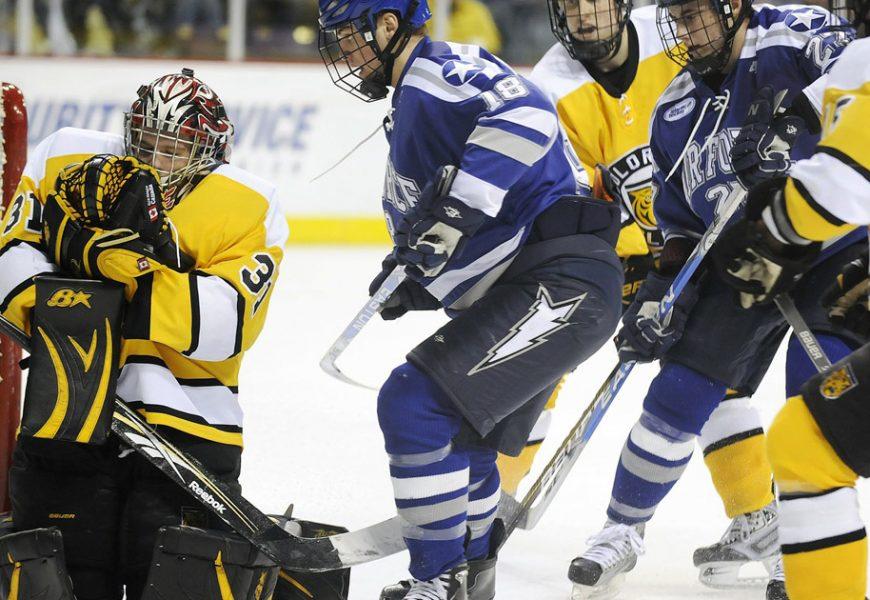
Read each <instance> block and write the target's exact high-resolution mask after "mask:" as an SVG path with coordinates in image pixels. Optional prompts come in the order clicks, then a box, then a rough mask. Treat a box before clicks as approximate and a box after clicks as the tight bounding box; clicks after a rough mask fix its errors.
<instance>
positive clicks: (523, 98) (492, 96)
mask: <svg viewBox="0 0 870 600" xmlns="http://www.w3.org/2000/svg"><path fill="white" fill-rule="evenodd" d="M481 98H482V100H483V103H482V104H483V108H484V110H483V111H482V112H480V113H479V115H478V116H477V121H476V123H475V124H474V127H473V129H472V131H471V133H470V135H469V136H468V140H467V141H466V144H465V148H464V150H463V153H462V159H461V161H460V164H459V173H458V174H457V176H456V180H455V181H454V183H453V188H452V190H451V195H452V196H454V197H455V198H457V199H459V200H461V201H462V202H464V203H465V204H467V205H468V206H470V207H472V208H476V209H477V210H480V211H482V212H483V213H485V214H487V215H489V216H491V217H495V216H496V215H497V214H498V213H499V211H500V210H501V207H502V202H503V200H504V198H505V196H506V195H507V193H508V191H509V190H510V189H511V187H512V186H513V185H514V184H515V183H517V182H518V181H519V180H520V179H521V178H522V177H523V176H524V175H525V173H526V172H527V171H528V170H529V169H530V168H532V167H533V166H534V165H535V164H537V163H538V161H540V160H541V159H542V158H544V156H546V155H547V153H548V152H549V151H550V149H551V148H552V147H553V145H554V144H556V143H558V141H559V122H558V117H557V116H556V113H555V111H554V109H553V108H552V106H551V105H550V103H549V101H548V100H547V98H546V97H545V96H544V95H543V93H542V92H541V91H540V90H539V89H538V88H536V87H535V86H534V85H533V84H531V83H529V82H528V81H526V80H525V79H523V78H522V77H520V76H519V75H515V74H509V75H506V76H504V77H501V78H499V79H498V80H497V81H495V82H494V84H493V85H492V87H491V88H490V89H489V90H487V91H486V92H484V93H483V94H481Z"/></svg>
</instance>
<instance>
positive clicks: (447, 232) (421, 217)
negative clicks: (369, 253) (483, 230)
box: [393, 166, 486, 280]
mask: <svg viewBox="0 0 870 600" xmlns="http://www.w3.org/2000/svg"><path fill="white" fill-rule="evenodd" d="M457 171H458V170H457V169H456V167H453V166H446V167H441V168H439V169H438V171H437V172H436V173H435V178H434V179H433V180H432V181H431V182H429V183H428V184H427V185H426V187H425V188H424V189H423V193H422V194H421V195H420V199H419V201H418V202H417V205H416V206H415V207H413V208H411V209H410V210H408V212H407V213H405V214H404V215H403V218H402V219H401V220H400V221H399V222H398V223H397V224H396V231H395V234H394V237H393V241H394V242H395V244H396V252H395V254H396V259H397V260H398V262H399V264H402V265H406V266H407V267H408V268H407V271H408V276H409V277H410V278H412V279H415V280H419V279H422V278H423V277H435V276H436V275H438V273H440V272H441V270H442V269H443V268H444V265H445V264H447V261H448V260H450V258H451V257H453V256H458V255H459V254H461V253H462V246H463V244H464V242H465V240H466V238H468V237H470V236H472V235H474V234H475V232H477V230H478V229H479V228H480V226H481V225H482V224H483V222H484V220H485V219H486V215H484V214H483V213H482V212H481V211H479V210H476V209H473V208H471V207H469V206H468V205H466V204H465V203H464V202H462V201H460V200H457V199H456V198H452V197H451V196H450V188H451V187H452V185H453V180H454V179H455V178H456V173H457Z"/></svg>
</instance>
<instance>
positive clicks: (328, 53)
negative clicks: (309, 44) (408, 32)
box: [319, 15, 398, 102]
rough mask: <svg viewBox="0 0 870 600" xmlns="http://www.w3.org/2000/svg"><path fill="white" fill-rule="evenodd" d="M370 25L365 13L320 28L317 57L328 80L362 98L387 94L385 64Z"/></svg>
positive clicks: (376, 97) (372, 100) (366, 99)
mask: <svg viewBox="0 0 870 600" xmlns="http://www.w3.org/2000/svg"><path fill="white" fill-rule="evenodd" d="M374 29H375V28H374V26H373V24H372V22H371V20H370V19H369V18H368V15H365V16H363V17H361V18H358V19H353V20H351V21H347V22H345V23H342V24H341V25H339V26H337V27H335V28H325V27H321V28H320V43H319V45H320V57H321V58H322V59H323V64H325V65H326V70H327V71H328V72H329V76H330V77H331V78H332V82H333V83H334V84H335V85H337V86H338V87H340V88H341V89H343V90H344V91H346V92H349V93H350V94H352V95H354V96H356V97H357V98H360V99H361V100H365V101H366V102H374V101H375V100H381V99H383V98H386V97H387V83H388V82H387V81H386V79H387V78H386V75H385V66H384V63H383V61H382V60H381V56H382V52H381V49H380V48H379V47H378V43H377V40H376V39H375V32H374ZM397 35H398V34H397Z"/></svg>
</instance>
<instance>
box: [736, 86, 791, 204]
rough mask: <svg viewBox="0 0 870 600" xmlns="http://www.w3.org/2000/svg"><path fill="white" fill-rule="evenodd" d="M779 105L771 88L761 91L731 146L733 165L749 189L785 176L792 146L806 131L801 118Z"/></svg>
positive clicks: (763, 88) (744, 185) (789, 165)
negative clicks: (783, 109)
mask: <svg viewBox="0 0 870 600" xmlns="http://www.w3.org/2000/svg"><path fill="white" fill-rule="evenodd" d="M776 105H777V98H775V97H774V92H773V88H772V87H770V86H767V85H766V86H764V87H762V88H761V89H760V90H758V96H756V98H755V100H754V101H753V102H752V104H751V105H750V106H749V113H748V114H747V116H746V120H745V121H744V122H743V127H742V128H741V129H740V133H738V134H737V139H736V140H735V141H734V146H733V148H732V149H731V166H732V167H733V168H734V173H735V174H736V175H737V178H738V179H739V180H740V183H742V184H743V187H745V188H746V189H749V188H751V187H752V186H754V185H758V184H759V183H761V182H762V181H765V180H768V179H771V178H774V177H779V176H782V175H785V174H786V173H787V172H788V170H789V168H791V158H790V152H791V148H792V146H793V145H794V142H795V140H796V139H797V138H798V137H799V136H800V135H801V134H803V133H804V132H805V131H806V130H807V127H806V124H805V123H804V120H803V119H802V118H801V117H798V116H795V115H786V114H784V113H783V112H780V110H779V108H778V106H776Z"/></svg>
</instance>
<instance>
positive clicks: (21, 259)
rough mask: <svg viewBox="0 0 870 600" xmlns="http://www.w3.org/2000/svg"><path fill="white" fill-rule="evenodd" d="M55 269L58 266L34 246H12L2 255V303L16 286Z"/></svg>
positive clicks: (0, 256)
mask: <svg viewBox="0 0 870 600" xmlns="http://www.w3.org/2000/svg"><path fill="white" fill-rule="evenodd" d="M54 271H57V267H55V266H54V264H52V263H50V262H49V261H48V259H47V258H46V256H45V255H44V254H43V253H42V252H40V251H39V250H37V249H36V248H34V247H33V246H30V245H28V244H19V245H17V246H12V247H11V248H9V249H8V250H6V252H4V253H3V254H2V255H0V303H5V302H6V301H7V299H8V298H7V296H9V294H10V293H12V291H13V290H14V289H15V288H16V287H18V286H19V285H21V284H22V283H24V282H25V281H27V280H28V279H30V278H31V277H33V276H34V275H38V274H39V273H45V272H54Z"/></svg>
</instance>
